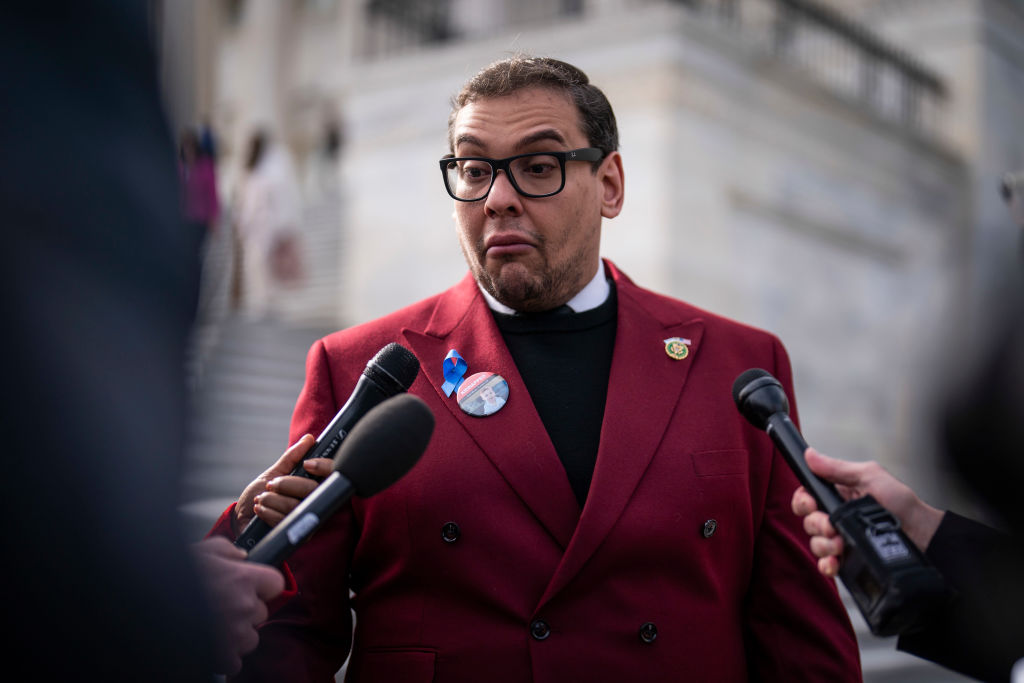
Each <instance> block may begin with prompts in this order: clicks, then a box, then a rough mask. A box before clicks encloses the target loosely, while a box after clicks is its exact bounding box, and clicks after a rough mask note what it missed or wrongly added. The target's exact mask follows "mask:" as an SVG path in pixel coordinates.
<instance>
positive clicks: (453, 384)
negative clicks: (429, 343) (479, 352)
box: [441, 349, 469, 396]
mask: <svg viewBox="0 0 1024 683" xmlns="http://www.w3.org/2000/svg"><path fill="white" fill-rule="evenodd" d="M468 367H469V366H468V365H466V361H464V360H463V359H462V356H460V355H459V352H458V351H456V350H455V349H452V350H451V351H449V352H448V355H447V356H445V357H444V367H443V368H442V369H443V370H444V384H442V385H441V390H442V391H444V395H445V396H451V395H452V392H453V391H455V390H456V389H458V388H459V385H460V384H462V380H463V379H465V378H464V377H463V375H465V374H466V368H468Z"/></svg>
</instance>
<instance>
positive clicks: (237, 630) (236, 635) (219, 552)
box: [192, 536, 284, 674]
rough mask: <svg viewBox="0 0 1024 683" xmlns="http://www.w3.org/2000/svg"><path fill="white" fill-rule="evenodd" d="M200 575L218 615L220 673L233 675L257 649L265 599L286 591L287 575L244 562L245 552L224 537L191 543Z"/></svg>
mask: <svg viewBox="0 0 1024 683" xmlns="http://www.w3.org/2000/svg"><path fill="white" fill-rule="evenodd" d="M192 551H193V554H194V556H195V558H196V561H197V563H198V565H199V575H200V577H201V578H202V580H203V583H204V585H205V586H206V589H207V593H208V595H209V597H210V600H211V602H212V603H213V604H212V611H213V612H214V614H215V616H216V618H217V626H218V628H217V640H218V648H217V670H218V671H217V672H218V673H226V674H233V673H237V672H238V671H239V670H240V669H241V668H242V656H243V655H244V654H246V653H247V652H250V651H251V650H253V649H255V648H256V645H257V644H258V643H259V635H258V634H257V632H256V625H257V624H260V623H262V622H263V621H265V620H266V618H267V606H266V602H267V601H268V600H270V599H271V598H273V597H275V596H276V595H278V594H279V593H280V592H281V591H282V590H284V577H283V576H281V572H279V571H278V570H277V569H275V568H274V567H268V566H266V565H262V564H256V563H250V562H246V561H245V551H244V550H242V549H241V548H237V547H235V545H234V544H232V543H231V541H229V540H228V539H226V538H224V537H223V536H214V537H211V538H207V539H205V540H203V541H200V542H199V543H196V544H195V545H193V546H192Z"/></svg>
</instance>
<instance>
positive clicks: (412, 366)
mask: <svg viewBox="0 0 1024 683" xmlns="http://www.w3.org/2000/svg"><path fill="white" fill-rule="evenodd" d="M419 372H420V362H419V361H418V360H417V359H416V356H414V355H413V353H412V351H410V350H409V349H407V348H405V347H404V346H402V345H401V344H397V343H395V342H391V343H390V344H388V345H387V346H385V347H384V348H382V349H381V350H380V351H378V352H377V355H375V356H374V357H373V358H371V359H370V362H369V363H367V364H366V369H365V370H363V374H364V375H366V376H368V377H370V379H373V380H374V381H376V382H377V383H378V384H379V385H381V387H382V388H384V389H386V390H387V391H388V393H389V394H390V395H392V396H393V395H395V394H400V393H402V392H405V391H408V390H409V387H411V386H412V383H413V382H414V381H416V375H418V374H419Z"/></svg>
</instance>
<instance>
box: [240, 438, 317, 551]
mask: <svg viewBox="0 0 1024 683" xmlns="http://www.w3.org/2000/svg"><path fill="white" fill-rule="evenodd" d="M314 443H316V439H314V438H313V436H312V435H310V434H306V435H305V436H303V437H302V438H301V439H299V440H298V441H296V442H295V444H294V445H293V446H292V447H291V448H289V449H288V450H287V451H285V452H284V455H282V456H281V457H280V458H279V459H278V461H277V462H275V463H274V464H273V465H271V466H270V468H269V469H267V470H266V471H265V472H263V474H261V475H260V476H258V477H256V478H255V479H253V481H252V483H250V484H249V485H248V486H246V487H245V490H244V491H242V495H241V496H240V497H239V498H238V503H237V504H236V505H235V510H234V514H233V515H232V517H231V530H232V531H233V532H234V534H235V536H236V537H237V536H238V535H239V534H240V533H242V530H243V529H245V526H246V525H247V524H248V523H249V521H250V520H251V519H252V518H253V516H254V515H256V516H259V518H260V519H262V520H263V521H264V522H266V523H267V524H269V525H270V526H275V525H277V523H278V522H280V521H281V520H282V519H284V517H285V515H287V514H288V513H289V512H291V511H292V510H294V509H295V508H296V506H298V504H299V502H300V501H301V500H302V499H303V498H305V497H306V496H308V495H309V494H310V493H312V491H313V489H315V488H316V487H317V485H318V483H317V481H315V480H313V479H306V478H305V477H297V476H290V475H289V472H291V471H292V470H293V469H295V466H296V465H298V464H299V462H300V461H302V457H303V456H304V455H306V453H308V452H309V449H310V448H312V447H313V444H314ZM302 466H303V468H304V469H305V470H306V471H307V472H309V473H310V474H312V475H314V476H316V477H319V478H322V477H326V476H327V475H329V474H330V473H331V471H332V469H333V467H334V463H333V462H332V461H331V460H330V459H329V458H313V459H312V460H306V461H305V462H303V463H302Z"/></svg>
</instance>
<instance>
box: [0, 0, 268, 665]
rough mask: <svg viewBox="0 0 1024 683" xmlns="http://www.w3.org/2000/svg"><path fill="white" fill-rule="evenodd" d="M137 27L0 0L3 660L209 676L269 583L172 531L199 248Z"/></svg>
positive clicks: (124, 8)
mask: <svg viewBox="0 0 1024 683" xmlns="http://www.w3.org/2000/svg"><path fill="white" fill-rule="evenodd" d="M149 35H150V26H149V21H148V4H147V3H144V2H113V1H97V2H91V3H80V2H70V1H59V0H58V1H57V2H47V3H42V4H40V3H5V4H4V5H3V9H2V10H0V74H2V79H0V80H2V82H3V83H4V88H3V98H4V99H3V104H2V105H0V157H2V159H3V162H4V163H3V164H0V220H2V221H3V226H4V230H3V237H4V248H3V249H2V250H0V289H2V291H3V292H4V296H3V298H2V303H0V320H2V321H3V325H4V332H3V334H2V335H0V358H2V359H3V361H4V364H5V369H4V380H3V405H2V407H0V430H2V432H3V434H4V444H3V452H4V456H5V461H6V469H7V471H8V473H9V475H10V477H9V486H8V487H7V488H8V490H7V491H6V492H5V493H4V495H3V496H2V497H0V501H2V502H0V506H2V507H0V509H2V512H3V519H4V520H5V521H6V530H5V531H6V535H5V544H4V545H5V548H6V550H5V553H4V560H3V562H2V563H0V564H2V569H0V577H2V578H0V583H2V586H3V596H4V597H3V605H4V610H5V614H6V617H7V618H6V621H7V623H8V625H9V626H10V628H9V630H8V632H7V633H5V634H4V636H3V641H2V642H3V645H2V647H3V650H4V655H5V656H4V673H5V675H6V677H7V678H8V679H9V680H22V681H51V680H90V681H168V682H172V681H173V682H176V683H177V682H181V681H203V680H209V679H210V678H211V673H212V672H213V671H230V670H233V669H234V668H236V667H237V666H238V663H239V657H240V655H241V654H242V653H243V652H245V651H247V650H248V649H251V648H252V647H253V646H254V645H255V642H256V632H255V629H254V624H255V623H258V622H259V621H260V620H262V618H263V616H264V615H265V614H266V606H265V605H264V604H263V601H264V600H265V599H268V598H269V597H271V596H272V595H274V594H276V593H277V592H279V591H280V590H281V587H282V586H283V579H282V577H281V576H280V575H279V573H278V572H276V571H275V570H273V569H271V568H268V567H256V566H253V565H249V564H247V563H243V562H241V561H240V551H238V550H237V549H235V548H233V547H232V546H231V544H229V543H227V542H226V541H224V540H223V539H217V540H212V541H206V542H203V543H201V544H198V545H195V546H193V550H194V552H195V558H193V556H192V555H190V553H189V552H188V549H187V546H186V543H185V540H184V538H183V531H182V525H181V523H180V518H179V516H178V512H177V506H178V504H179V497H178V496H179V482H180V478H181V470H180V466H181V464H182V448H183V434H184V420H185V385H184V381H183V360H184V351H185V346H186V339H187V335H188V333H189V330H190V325H191V322H192V315H193V312H194V308H195V302H196V290H197V286H198V254H197V253H196V251H195V249H194V242H193V240H192V239H190V237H189V236H188V235H187V234H186V233H185V231H184V229H183V225H182V221H181V214H180V210H179V202H178V183H177V182H176V178H175V167H174V155H173V143H172V141H171V139H170V137H169V134H168V130H167V127H166V122H165V120H164V117H163V112H162V111H161V109H160V102H159V93H158V90H157V83H156V63H155V59H154V56H153V53H152V47H151V45H150V44H149V40H148V38H149ZM29 481H32V482H34V483H33V484H30V483H29ZM197 561H198V564H199V565H200V566H201V567H202V568H203V572H202V573H200V571H198V570H197V564H196V562H197Z"/></svg>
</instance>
